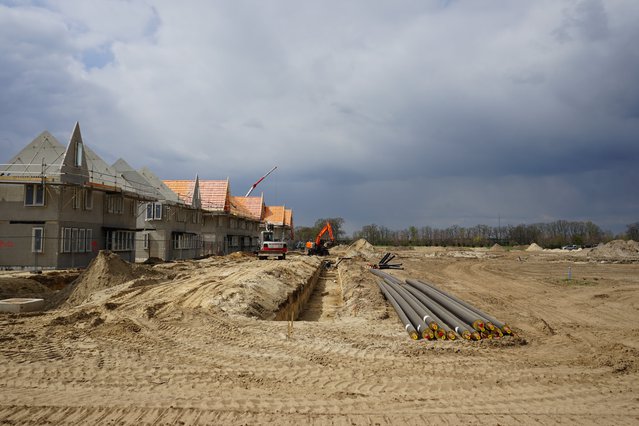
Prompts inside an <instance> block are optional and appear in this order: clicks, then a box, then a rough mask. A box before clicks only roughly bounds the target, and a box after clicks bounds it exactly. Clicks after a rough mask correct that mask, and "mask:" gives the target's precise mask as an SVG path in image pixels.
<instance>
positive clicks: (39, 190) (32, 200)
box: [24, 183, 44, 206]
mask: <svg viewBox="0 0 639 426" xmlns="http://www.w3.org/2000/svg"><path fill="white" fill-rule="evenodd" d="M24 205H25V206H44V185H40V184H37V183H30V184H27V185H25V186H24Z"/></svg>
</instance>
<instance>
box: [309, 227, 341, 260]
mask: <svg viewBox="0 0 639 426" xmlns="http://www.w3.org/2000/svg"><path fill="white" fill-rule="evenodd" d="M327 232H328V237H329V238H330V241H324V240H322V237H323V236H324V234H326V233H327ZM333 243H335V237H334V236H333V227H332V226H331V223H330V222H326V225H324V227H323V228H322V230H321V231H319V233H318V234H317V237H315V241H307V242H306V254H307V255H309V256H311V255H317V256H328V247H330V246H331V245H332V244H333Z"/></svg>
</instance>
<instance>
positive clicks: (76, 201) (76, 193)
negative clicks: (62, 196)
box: [71, 188, 82, 209]
mask: <svg viewBox="0 0 639 426" xmlns="http://www.w3.org/2000/svg"><path fill="white" fill-rule="evenodd" d="M81 198H82V190H81V189H80V188H73V195H72V196H71V205H72V206H73V208H74V209H79V208H80V204H81V203H80V201H81Z"/></svg>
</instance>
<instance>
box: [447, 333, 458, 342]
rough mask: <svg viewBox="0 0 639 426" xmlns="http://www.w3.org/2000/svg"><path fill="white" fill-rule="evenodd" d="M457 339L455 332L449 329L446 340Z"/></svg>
mask: <svg viewBox="0 0 639 426" xmlns="http://www.w3.org/2000/svg"><path fill="white" fill-rule="evenodd" d="M456 339H457V335H456V334H455V332H454V331H449V332H448V340H456Z"/></svg>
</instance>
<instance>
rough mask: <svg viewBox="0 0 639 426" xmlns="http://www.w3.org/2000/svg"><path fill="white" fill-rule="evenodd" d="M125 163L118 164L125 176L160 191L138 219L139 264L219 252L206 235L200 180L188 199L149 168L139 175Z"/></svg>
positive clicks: (195, 184) (195, 183)
mask: <svg viewBox="0 0 639 426" xmlns="http://www.w3.org/2000/svg"><path fill="white" fill-rule="evenodd" d="M123 163H124V162H123V161H121V162H120V164H119V165H118V169H119V170H122V171H123V176H125V177H126V176H127V175H128V176H129V178H131V179H135V180H136V181H138V182H140V183H141V182H146V184H147V185H150V186H152V187H153V188H155V190H156V199H155V200H153V201H149V202H147V203H145V204H144V205H142V206H141V209H140V214H139V216H138V229H139V232H138V237H137V239H138V245H137V252H136V259H137V261H145V260H147V259H149V258H158V259H162V260H176V259H194V258H197V257H200V256H204V255H209V254H216V253H217V252H218V247H217V245H215V244H214V241H213V242H211V239H210V238H209V236H207V233H206V232H205V228H206V226H205V215H206V214H207V212H206V211H205V210H203V209H202V203H201V200H200V195H199V189H198V188H199V183H198V179H197V178H196V179H195V181H194V185H193V190H192V192H191V193H190V196H189V198H188V200H187V199H185V198H181V197H179V196H178V194H176V193H175V192H173V190H172V189H171V188H170V187H169V186H167V185H166V184H165V183H164V182H163V181H162V180H160V179H159V178H158V177H157V176H156V175H155V174H153V173H152V172H151V171H150V170H148V169H146V168H145V169H142V170H140V171H139V172H136V171H134V170H133V169H132V168H131V167H130V166H128V164H126V163H124V164H123ZM124 173H127V175H125V174H124Z"/></svg>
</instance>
